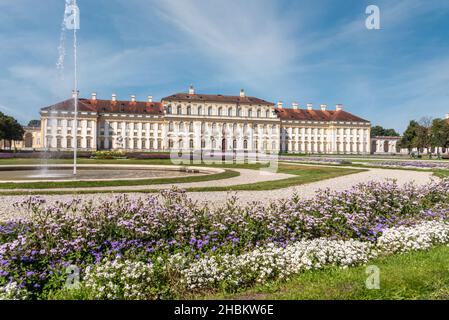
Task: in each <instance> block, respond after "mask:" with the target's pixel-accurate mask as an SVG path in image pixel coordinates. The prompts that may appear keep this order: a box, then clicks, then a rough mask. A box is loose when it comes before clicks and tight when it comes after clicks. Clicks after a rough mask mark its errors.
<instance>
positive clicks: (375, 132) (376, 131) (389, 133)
mask: <svg viewBox="0 0 449 320" xmlns="http://www.w3.org/2000/svg"><path fill="white" fill-rule="evenodd" d="M373 137H399V133H397V132H396V130H394V129H385V128H384V127H382V126H375V127H372V128H371V138H373Z"/></svg>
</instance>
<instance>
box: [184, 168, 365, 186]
mask: <svg viewBox="0 0 449 320" xmlns="http://www.w3.org/2000/svg"><path fill="white" fill-rule="evenodd" d="M362 171H365V170H359V169H347V168H338V167H323V166H296V165H294V164H283V163H281V164H279V169H278V172H279V173H287V174H291V175H295V177H291V178H287V179H282V180H276V181H269V182H259V183H253V184H242V185H237V186H232V187H208V188H191V189H189V191H236V190H239V191H242V190H256V191H258V190H275V189H282V188H287V187H291V186H297V185H301V184H305V183H310V182H316V181H320V180H325V179H331V178H336V177H340V176H345V175H348V174H353V173H359V172H362Z"/></svg>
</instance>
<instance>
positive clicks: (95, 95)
mask: <svg viewBox="0 0 449 320" xmlns="http://www.w3.org/2000/svg"><path fill="white" fill-rule="evenodd" d="M91 99H92V100H94V101H95V100H97V93H96V92H92V97H91Z"/></svg>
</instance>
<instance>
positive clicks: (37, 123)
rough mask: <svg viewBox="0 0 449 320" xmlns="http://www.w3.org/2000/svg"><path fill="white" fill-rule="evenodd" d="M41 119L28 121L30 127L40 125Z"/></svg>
mask: <svg viewBox="0 0 449 320" xmlns="http://www.w3.org/2000/svg"><path fill="white" fill-rule="evenodd" d="M40 126H41V121H40V120H31V121H30V122H28V127H40Z"/></svg>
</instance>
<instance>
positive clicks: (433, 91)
mask: <svg viewBox="0 0 449 320" xmlns="http://www.w3.org/2000/svg"><path fill="white" fill-rule="evenodd" d="M64 5H65V0H40V1H35V0H0V111H2V112H4V113H7V114H9V115H12V116H14V117H16V118H17V119H18V120H19V121H20V122H21V123H23V124H26V123H27V122H28V121H29V120H31V119H37V118H39V109H40V108H42V107H45V106H48V105H51V104H54V103H56V102H58V101H61V100H63V99H67V98H69V97H70V95H71V90H72V88H73V80H72V79H73V69H74V68H73V53H72V47H71V45H72V43H71V42H72V35H71V34H70V33H67V34H66V52H67V55H66V57H65V65H64V70H63V71H62V72H59V71H58V69H57V67H56V63H57V61H58V46H59V43H60V37H61V23H62V20H63V13H64ZM78 5H79V7H80V11H81V14H80V15H81V26H80V30H79V32H78V42H79V46H78V65H79V90H80V96H81V97H89V96H90V94H91V92H97V93H98V98H99V99H110V98H111V94H112V93H116V94H117V95H118V98H119V99H123V100H128V99H129V96H130V95H132V94H135V95H137V98H138V99H139V100H145V99H146V97H147V96H148V95H153V96H154V99H156V100H160V99H161V98H163V97H165V96H168V95H171V94H173V93H177V92H187V90H188V87H189V85H194V87H195V89H196V91H197V92H200V93H211V94H217V93H220V94H230V95H238V94H239V91H240V89H245V91H246V93H247V95H250V96H256V97H259V98H262V99H265V100H269V101H272V102H277V101H283V102H284V106H287V107H289V106H290V105H291V103H292V102H298V103H299V104H300V106H301V107H304V106H305V105H306V103H313V104H314V106H315V108H319V105H320V104H328V105H329V108H330V109H333V108H335V104H338V103H341V104H343V105H344V108H345V110H346V111H348V112H351V113H353V114H356V115H358V116H360V117H362V118H365V119H367V120H370V121H371V122H372V124H373V125H378V124H379V125H382V126H384V127H388V128H395V129H396V130H398V131H400V132H402V131H403V130H404V129H405V128H406V126H407V124H408V122H409V121H410V120H412V119H417V120H419V119H420V118H422V117H424V116H429V117H432V118H441V117H444V116H445V114H446V113H449V1H447V0H403V1H401V0H370V1H364V0H345V1H335V0H302V1H299V0H292V1H287V0H127V1H120V0H78ZM368 5H377V6H378V7H379V9H380V27H381V28H380V29H379V30H369V29H367V28H366V26H365V20H366V18H367V14H366V13H365V10H366V7H367V6H368Z"/></svg>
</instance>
